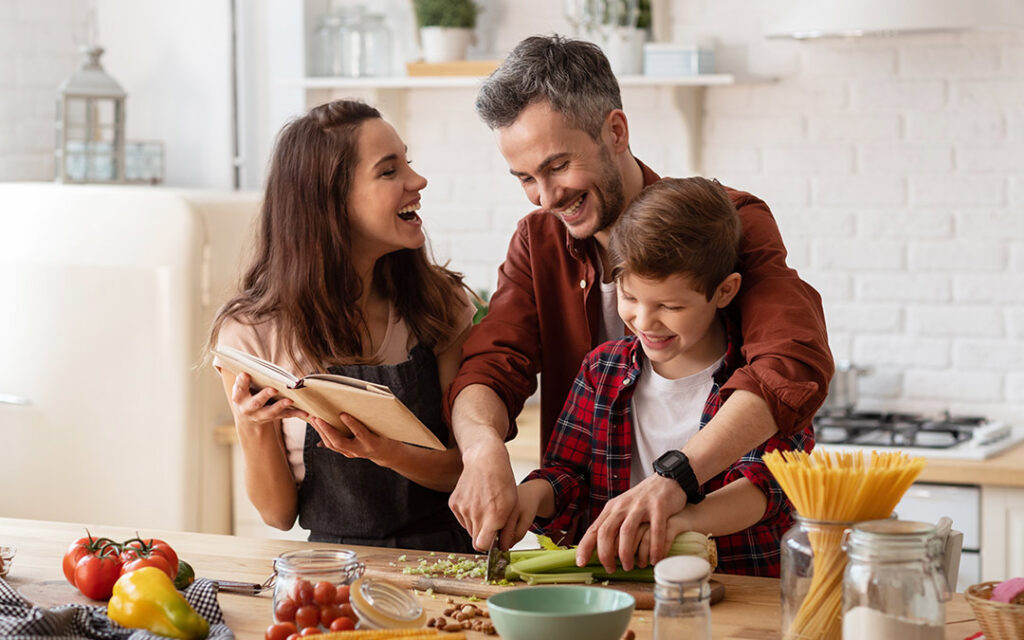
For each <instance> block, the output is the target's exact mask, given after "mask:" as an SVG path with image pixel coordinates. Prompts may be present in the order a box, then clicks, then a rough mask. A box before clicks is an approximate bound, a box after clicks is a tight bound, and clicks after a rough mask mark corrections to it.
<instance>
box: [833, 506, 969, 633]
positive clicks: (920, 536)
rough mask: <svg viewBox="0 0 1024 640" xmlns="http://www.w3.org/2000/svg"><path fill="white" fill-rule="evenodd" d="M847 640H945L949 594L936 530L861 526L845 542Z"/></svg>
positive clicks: (889, 523) (875, 523)
mask: <svg viewBox="0 0 1024 640" xmlns="http://www.w3.org/2000/svg"><path fill="white" fill-rule="evenodd" d="M843 548H844V549H845V550H846V553H847V557H848V558H849V561H848V563H847V565H846V571H845V574H844V577H843V637H844V638H875V639H877V640H932V639H935V640H941V639H942V638H943V637H945V633H944V627H943V625H944V624H945V604H944V603H945V602H946V600H948V599H949V589H948V585H947V583H946V577H945V574H944V573H943V571H942V566H941V558H942V540H941V539H940V538H939V537H938V536H937V535H936V533H935V527H934V526H933V525H930V524H926V523H923V522H911V521H906V520H871V521H867V522H859V523H857V524H856V525H854V526H853V528H852V529H851V530H850V531H849V532H848V533H847V534H846V536H845V537H844V542H843Z"/></svg>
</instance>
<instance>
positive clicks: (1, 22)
mask: <svg viewBox="0 0 1024 640" xmlns="http://www.w3.org/2000/svg"><path fill="white" fill-rule="evenodd" d="M92 4H93V2H92V0H0V58H3V60H4V62H3V64H0V181H10V180H52V179H53V143H54V109H55V103H56V99H57V85H59V84H60V83H61V81H62V80H63V79H64V78H66V77H67V76H68V75H70V74H71V73H72V72H73V71H74V70H75V69H77V68H78V58H79V54H78V46H79V45H80V44H82V43H83V42H84V41H85V39H86V33H87V23H88V22H87V16H88V11H89V8H90V7H91V6H92Z"/></svg>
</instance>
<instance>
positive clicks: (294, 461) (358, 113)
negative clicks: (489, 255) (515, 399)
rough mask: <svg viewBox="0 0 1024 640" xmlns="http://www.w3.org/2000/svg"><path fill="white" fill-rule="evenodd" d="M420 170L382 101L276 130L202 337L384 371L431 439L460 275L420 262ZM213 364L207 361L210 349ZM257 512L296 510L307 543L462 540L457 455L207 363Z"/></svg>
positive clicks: (466, 314) (439, 543)
mask: <svg viewBox="0 0 1024 640" xmlns="http://www.w3.org/2000/svg"><path fill="white" fill-rule="evenodd" d="M426 184H427V181H426V180H425V179H424V178H423V177H422V176H420V175H419V174H417V173H416V172H415V171H413V170H412V168H411V167H410V166H409V162H408V160H407V159H406V147H405V145H404V143H403V142H402V140H401V138H400V137H399V136H398V134H397V133H396V132H395V130H394V129H393V128H392V127H391V125H389V124H388V123H387V122H385V121H384V120H383V119H382V118H381V116H380V113H379V112H378V111H377V110H376V109H374V108H373V107H370V106H368V105H366V104H363V103H361V102H355V101H348V100H339V101H335V102H330V103H327V104H324V105H321V106H318V107H316V108H314V109H312V110H311V111H310V112H309V113H308V114H307V115H305V116H304V117H302V118H299V119H297V120H295V121H293V122H291V123H289V124H288V125H286V126H285V127H284V129H283V130H282V131H281V134H280V135H279V137H278V140H277V145H276V148H275V151H274V156H273V159H272V162H271V167H270V174H269V176H268V178H267V188H266V196H265V199H264V202H263V209H262V212H261V216H260V221H259V237H258V241H257V245H258V246H257V249H256V255H255V258H254V260H253V263H252V265H251V266H250V267H249V269H248V272H247V273H246V274H245V276H244V279H243V281H242V291H241V293H240V294H238V295H237V296H236V297H235V298H233V299H232V300H230V301H229V302H228V303H227V304H225V306H224V307H223V308H222V309H221V310H220V312H219V313H218V316H217V319H216V320H215V322H214V325H213V330H212V334H211V338H210V343H211V344H216V345H221V346H230V347H234V348H236V349H240V350H242V351H247V352H249V353H252V354H253V355H256V356H258V357H260V358H263V359H264V360H268V361H270V362H274V363H276V364H278V365H280V366H282V367H284V368H286V369H288V370H290V371H293V372H295V373H296V374H298V375H300V376H301V375H307V374H309V373H314V372H319V371H327V372H330V373H337V374H341V375H347V376H352V377H356V378H361V379H363V380H367V381H370V382H375V383H379V384H384V385H387V386H388V387H390V388H391V390H392V392H394V393H395V395H397V396H398V397H399V398H400V399H401V400H402V401H403V402H404V403H405V404H406V405H407V406H408V407H409V408H410V409H411V410H412V411H413V413H415V414H416V415H417V416H418V417H419V419H420V420H421V421H422V422H423V423H424V424H425V425H426V426H427V427H428V428H430V429H431V431H433V432H434V434H435V435H436V436H438V438H439V439H440V440H441V441H442V442H450V443H453V442H454V441H453V440H452V438H451V437H450V432H449V430H448V428H447V427H446V426H445V424H444V422H443V420H442V418H441V392H442V390H443V389H444V388H445V387H446V386H447V385H448V383H449V382H450V381H451V380H452V378H453V377H454V375H455V371H456V369H457V368H458V364H459V357H460V351H461V346H462V342H463V340H464V339H465V336H466V333H467V332H468V330H469V326H470V325H471V323H472V316H473V311H474V307H473V305H472V303H471V302H470V301H469V299H468V297H467V293H466V289H465V288H464V287H463V285H462V281H461V275H460V274H457V273H453V272H451V271H449V270H447V269H445V268H443V267H441V266H437V265H434V264H432V262H431V261H430V259H429V258H428V256H427V252H426V250H425V248H424V244H425V242H426V238H425V237H424V234H423V229H422V221H421V220H420V217H419V216H418V215H417V213H416V212H417V211H418V210H419V208H420V191H421V190H422V189H423V188H424V187H425V186H426ZM214 365H215V366H217V367H218V369H220V366H219V365H220V363H219V362H218V361H217V360H216V359H214ZM221 377H222V378H223V383H224V391H225V393H226V394H227V397H228V400H229V401H230V403H231V409H232V412H233V415H234V419H235V427H236V429H237V431H238V437H239V440H240V442H241V446H242V452H243V455H244V458H245V483H246V490H247V492H248V494H249V499H250V500H251V501H252V503H253V504H254V505H255V506H256V509H257V510H258V511H259V512H260V515H261V516H262V517H263V520H264V521H265V522H267V524H270V525H272V526H275V527H278V528H280V529H290V528H291V527H292V525H293V523H294V522H295V518H296V516H298V518H299V524H300V525H301V526H302V527H303V528H306V529H309V530H310V535H309V539H310V540H313V541H320V542H335V543H344V544H366V545H375V546H391V547H405V548H414V549H436V550H446V551H459V552H462V551H467V552H468V551H471V550H472V545H471V543H470V540H469V537H468V535H467V534H466V532H465V531H464V530H463V529H462V527H461V526H459V524H458V522H457V521H456V519H455V517H454V515H453V514H452V513H451V511H450V510H449V508H448V505H447V499H448V494H449V493H450V492H451V490H452V488H453V487H454V486H455V482H456V480H457V478H458V475H459V473H460V472H461V468H462V464H461V459H460V457H459V455H458V450H457V449H455V448H454V445H453V448H450V449H448V450H446V451H434V450H430V449H424V448H420V447H416V446H414V445H408V444H404V443H401V442H397V441H394V440H389V439H386V438H382V437H378V436H376V435H374V434H373V433H372V432H370V431H368V430H367V429H366V427H364V426H363V425H362V423H360V422H359V421H358V420H356V419H355V418H352V417H351V416H348V415H347V414H342V416H341V420H342V421H343V422H344V423H345V425H347V426H348V427H349V429H350V430H351V432H352V437H347V436H345V435H343V434H342V433H341V432H340V431H338V430H336V429H334V428H333V427H331V426H330V425H328V424H327V423H325V422H323V421H321V420H319V419H317V418H313V419H312V422H311V423H310V424H309V425H307V424H306V423H305V420H306V418H307V416H306V414H305V413H304V412H302V411H300V410H298V409H295V408H293V407H291V406H290V405H291V401H290V400H288V399H280V400H278V401H276V402H273V403H268V401H269V400H270V399H271V398H272V397H273V396H274V395H275V393H276V390H274V389H263V390H260V391H258V392H256V393H250V386H249V385H250V380H249V377H248V376H246V375H245V374H242V375H239V376H237V377H235V376H234V375H233V374H231V373H230V372H228V371H226V370H221Z"/></svg>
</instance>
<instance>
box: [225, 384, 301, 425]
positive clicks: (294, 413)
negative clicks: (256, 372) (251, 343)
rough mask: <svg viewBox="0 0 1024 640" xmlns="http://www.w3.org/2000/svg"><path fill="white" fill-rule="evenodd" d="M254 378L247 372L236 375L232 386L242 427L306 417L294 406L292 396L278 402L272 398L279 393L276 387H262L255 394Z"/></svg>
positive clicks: (236, 410)
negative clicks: (271, 400)
mask: <svg viewBox="0 0 1024 640" xmlns="http://www.w3.org/2000/svg"><path fill="white" fill-rule="evenodd" d="M251 384H252V379H251V378H250V377H249V374H247V373H240V374H238V376H236V377H235V384H234V386H232V387H231V404H232V408H233V409H234V412H235V415H236V416H237V419H238V420H237V421H238V426H239V427H241V428H245V427H248V428H252V429H259V428H261V427H265V426H267V425H276V424H277V423H278V421H280V420H282V419H284V418H305V417H306V416H307V414H306V412H305V411H302V410H301V409H296V408H294V407H292V401H291V399H290V398H281V399H279V400H277V401H276V402H270V399H271V398H273V397H274V396H275V395H277V390H276V389H271V388H269V387H267V388H265V389H260V390H259V391H257V392H256V393H255V394H253V393H250V391H249V388H250V385H251Z"/></svg>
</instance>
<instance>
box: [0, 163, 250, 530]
mask: <svg viewBox="0 0 1024 640" xmlns="http://www.w3.org/2000/svg"><path fill="white" fill-rule="evenodd" d="M258 206H259V199H258V198H257V197H256V196H253V195H247V194H229V193H224V194H217V193H215V192H194V193H188V192H182V191H177V190H168V189H156V188H152V187H126V186H98V185H87V186H71V185H59V184H53V183H25V184H17V183H4V184H0V227H2V228H3V230H4V231H3V233H0V290H2V291H3V295H4V302H3V313H2V314H0V363H2V366H0V438H2V442H3V446H2V451H3V463H2V464H0V486H2V487H3V488H4V490H3V491H2V492H0V514H2V515H4V516H7V517H15V518H33V519H40V520H64V521H72V522H83V523H90V524H94V525H95V524H99V525H120V526H127V527H138V528H139V529H140V530H141V531H145V530H147V529H155V528H162V529H182V530H192V531H208V532H218V533H229V532H230V515H231V509H230V476H229V456H228V449H227V448H226V447H223V446H219V445H217V444H216V443H215V442H214V439H213V427H214V426H215V425H216V424H218V423H219V422H220V421H222V420H223V418H220V417H218V414H223V413H226V412H227V406H226V402H225V400H224V397H223V391H221V389H220V383H219V379H218V378H217V376H216V375H215V374H214V372H213V370H212V368H211V367H202V368H200V369H197V368H195V366H196V364H197V363H198V361H199V359H200V358H201V355H202V346H203V344H204V342H205V340H206V336H207V334H208V332H209V329H210V321H211V319H212V316H213V313H214V311H215V310H216V309H217V307H218V306H219V305H220V304H221V303H222V302H223V296H224V294H225V292H226V291H227V290H228V289H229V288H231V287H233V286H234V285H235V281H236V279H237V276H238V269H239V262H240V256H241V255H242V246H243V244H244V243H246V242H247V240H248V237H249V228H250V223H251V220H252V218H253V216H254V215H255V214H256V212H257V210H258ZM5 400H6V401H5ZM94 533H96V531H95V529H94Z"/></svg>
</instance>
